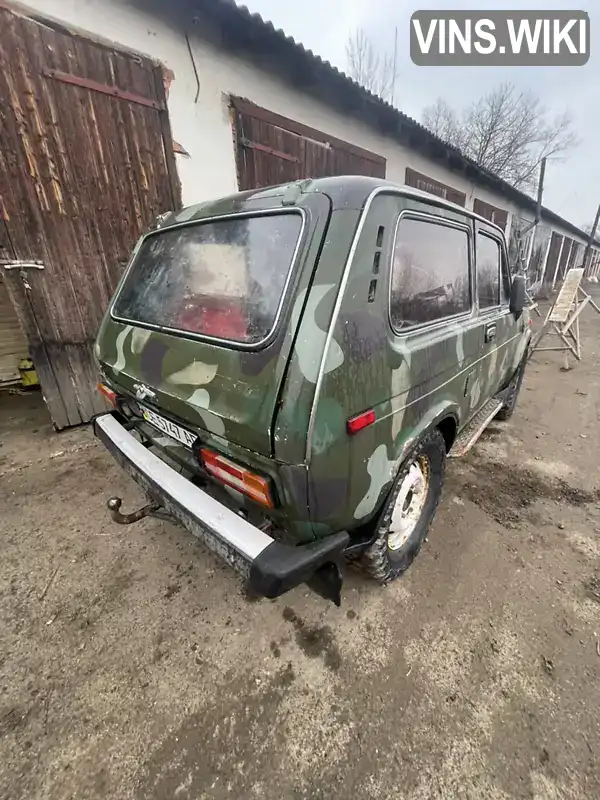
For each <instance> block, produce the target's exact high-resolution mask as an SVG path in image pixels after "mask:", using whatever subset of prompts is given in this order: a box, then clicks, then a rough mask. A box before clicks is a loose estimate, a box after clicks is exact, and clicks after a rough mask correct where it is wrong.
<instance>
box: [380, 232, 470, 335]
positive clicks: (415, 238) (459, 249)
mask: <svg viewBox="0 0 600 800" xmlns="http://www.w3.org/2000/svg"><path fill="white" fill-rule="evenodd" d="M470 310H471V283H470V276H469V233H468V231H467V230H466V229H465V228H460V227H455V226H451V225H448V224H444V223H442V222H437V221H433V220H424V219H417V218H413V217H404V218H402V219H401V220H400V224H399V225H398V230H397V233H396V241H395V243H394V253H393V262H392V286H391V298H390V316H391V320H392V325H393V327H394V328H395V329H396V330H404V329H406V328H411V327H414V326H415V325H423V324H426V323H428V322H435V321H437V320H440V319H444V318H446V317H452V316H454V315H456V314H462V313H466V312H469V311H470Z"/></svg>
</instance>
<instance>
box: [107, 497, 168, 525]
mask: <svg viewBox="0 0 600 800" xmlns="http://www.w3.org/2000/svg"><path fill="white" fill-rule="evenodd" d="M122 503H123V500H122V499H121V498H120V497H111V498H110V500H108V501H107V503H106V506H107V508H108V510H109V511H110V516H111V517H112V520H113V522H117V523H118V524H119V525H131V523H132V522H139V521H140V520H141V519H144V517H149V516H150V515H151V514H156V513H157V512H159V511H160V510H161V508H162V506H161V505H160V504H159V503H155V502H152V503H148V504H147V505H145V506H142V507H141V508H138V510H137V511H132V512H131V514H122V513H121V505H122Z"/></svg>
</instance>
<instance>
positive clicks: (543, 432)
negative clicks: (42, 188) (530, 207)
mask: <svg viewBox="0 0 600 800" xmlns="http://www.w3.org/2000/svg"><path fill="white" fill-rule="evenodd" d="M583 317H584V320H583V323H582V337H583V341H584V343H585V353H584V361H583V362H582V363H581V364H577V366H576V367H575V368H574V369H572V370H571V371H570V372H562V371H561V370H560V365H561V364H562V358H561V357H560V356H558V355H556V354H552V353H540V354H538V355H536V357H535V359H534V361H532V363H531V367H530V369H529V371H528V374H527V376H526V379H525V385H524V388H523V392H522V395H521V398H520V402H519V405H518V408H517V412H516V414H515V416H514V417H513V419H512V420H511V421H510V422H507V423H498V424H495V425H493V426H492V427H491V428H490V429H489V430H488V432H486V434H485V435H484V437H483V438H482V439H481V440H480V442H479V443H478V445H477V446H476V447H475V448H474V450H473V451H472V452H471V453H470V454H469V455H468V456H467V457H466V458H465V459H462V460H456V461H452V462H450V464H449V469H448V475H447V482H446V487H445V492H444V499H443V502H442V504H441V506H440V509H439V512H438V515H437V518H436V521H435V524H434V526H433V529H432V531H431V532H430V535H429V537H428V541H427V543H426V545H425V547H424V549H423V551H422V553H421V555H420V556H419V558H418V559H417V561H416V562H415V563H414V565H413V566H412V567H411V569H410V570H409V571H408V572H407V574H406V576H405V577H404V578H403V579H402V580H400V581H397V582H396V583H395V584H392V585H390V586H389V587H387V588H385V589H382V588H379V587H378V586H376V585H374V584H372V583H369V582H368V581H366V580H365V579H363V578H361V577H360V576H358V575H355V574H353V573H352V572H350V573H349V575H348V579H347V582H346V584H345V588H344V593H343V605H342V608H341V609H337V608H335V607H334V606H332V605H328V604H326V603H325V601H323V600H321V599H320V598H319V597H317V596H315V595H313V594H311V593H309V592H308V591H307V590H305V589H303V588H300V589H297V590H294V591H293V592H291V593H289V594H288V595H287V596H286V597H284V598H282V599H280V600H278V601H276V602H270V601H266V600H261V601H258V602H256V601H255V602H252V601H251V600H250V599H249V598H248V597H247V596H246V595H245V594H244V592H243V589H242V587H241V585H240V583H239V581H238V580H237V579H236V577H235V576H234V575H232V574H231V573H230V572H229V571H227V570H226V569H224V568H223V567H222V566H221V565H220V564H219V563H218V562H217V561H216V560H215V559H214V558H213V557H212V556H211V555H210V554H208V553H207V552H206V551H204V550H203V548H202V547H201V546H200V545H199V544H198V543H196V542H195V541H194V540H192V539H191V538H190V537H189V536H188V535H187V534H186V533H185V532H184V531H181V530H179V529H177V528H175V527H172V526H170V525H169V524H167V523H164V522H160V521H158V520H145V521H144V522H142V523H139V524H137V525H134V526H130V527H128V528H122V527H118V526H115V525H113V524H112V523H110V522H109V520H108V517H107V513H106V512H105V508H104V503H105V500H106V498H107V497H108V496H110V495H111V494H122V495H123V496H124V497H125V498H126V501H127V506H126V507H127V508H131V507H132V504H133V503H134V502H136V500H137V498H138V497H139V494H138V490H137V488H136V487H135V486H134V485H133V484H132V483H131V481H130V480H129V479H128V478H127V477H126V476H125V475H124V473H122V472H121V471H120V470H119V468H118V467H117V466H116V465H115V464H114V463H113V462H112V460H111V458H110V457H109V456H108V455H107V454H106V453H105V452H103V450H102V448H101V447H100V446H98V445H97V444H96V443H95V442H94V440H93V439H92V436H91V432H90V431H89V430H87V429H81V430H75V431H69V432H66V433H63V434H53V433H52V432H51V430H50V427H49V425H48V423H47V419H46V417H45V413H44V411H43V409H40V407H39V400H38V398H37V397H35V396H34V397H31V396H27V397H22V396H9V395H6V394H5V395H3V396H1V397H0V442H1V446H0V509H1V513H0V542H1V545H0V546H1V553H2V558H1V560H0V736H1V739H0V798H1V799H2V800H21V798H22V799H23V800H25V799H27V800H38V798H39V800H42V799H43V800H59V799H60V800H66V799H67V798H77V800H81V798H94V800H95V798H118V800H129V798H135V799H136V800H142V799H143V800H150V799H151V798H160V800H162V799H163V798H165V800H166V799H167V798H174V799H175V798H176V799H177V800H201V799H202V798H207V799H208V798H210V800H220V798H230V797H235V798H244V799H245V798H249V799H251V798H261V800H284V799H285V800H287V798H290V800H292V799H293V800H301V799H303V798H307V799H308V798H311V799H314V800H317V799H318V798H339V797H352V798H356V800H362V798H378V800H380V799H381V798H388V797H389V798H392V797H393V798H394V800H429V798H449V799H450V798H452V800H454V798H477V799H478V800H479V798H494V800H500V799H502V800H505V799H506V798H536V799H537V800H557V799H558V798H566V799H568V800H578V799H579V798H598V797H600V765H599V761H598V757H599V755H600V717H599V715H598V708H600V509H599V505H600V504H599V502H598V501H599V498H600V494H599V489H600V468H599V460H600V459H599V456H598V453H599V451H600V434H599V426H598V422H599V419H600V366H599V364H600V344H599V343H598V342H599V338H598V337H599V333H600V317H598V316H596V315H594V313H593V312H592V311H591V310H586V312H584V314H583Z"/></svg>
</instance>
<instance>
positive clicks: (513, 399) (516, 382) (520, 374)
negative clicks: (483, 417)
mask: <svg viewBox="0 0 600 800" xmlns="http://www.w3.org/2000/svg"><path fill="white" fill-rule="evenodd" d="M526 366H527V359H526V358H524V359H523V360H522V361H521V363H520V365H519V368H518V370H517V372H516V374H515V376H514V377H513V379H512V380H511V382H510V383H509V385H508V390H509V391H508V394H507V398H506V400H505V401H504V405H503V406H502V408H501V409H500V411H499V412H498V413H497V414H496V419H499V420H500V421H501V422H503V421H504V420H507V419H510V418H511V417H512V415H513V414H514V413H515V408H516V407H517V400H518V399H519V392H520V391H521V386H522V385H523V378H524V377H525V367H526Z"/></svg>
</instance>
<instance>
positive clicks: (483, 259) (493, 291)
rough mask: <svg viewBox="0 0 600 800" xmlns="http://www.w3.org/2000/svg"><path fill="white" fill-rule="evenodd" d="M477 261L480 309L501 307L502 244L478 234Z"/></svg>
mask: <svg viewBox="0 0 600 800" xmlns="http://www.w3.org/2000/svg"><path fill="white" fill-rule="evenodd" d="M475 261H476V264H477V297H478V299H479V308H492V307H493V306H497V305H500V244H499V243H498V242H497V241H496V239H491V238H490V237H489V236H485V235H484V234H483V233H478V234H477V251H476V254H475Z"/></svg>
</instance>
